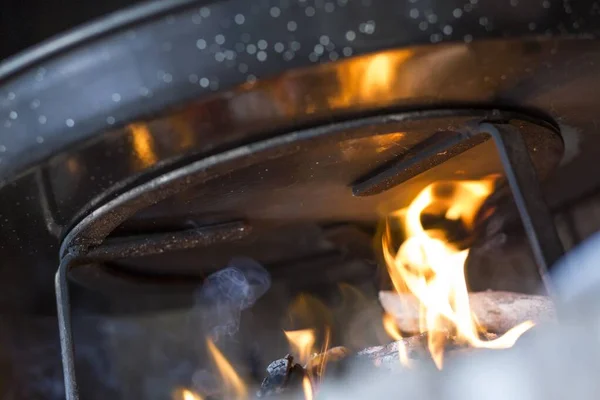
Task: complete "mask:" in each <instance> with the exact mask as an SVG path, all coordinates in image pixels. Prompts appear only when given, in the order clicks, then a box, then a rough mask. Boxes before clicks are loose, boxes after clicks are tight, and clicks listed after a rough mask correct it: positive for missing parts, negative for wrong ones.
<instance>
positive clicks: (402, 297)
mask: <svg viewBox="0 0 600 400" xmlns="http://www.w3.org/2000/svg"><path fill="white" fill-rule="evenodd" d="M379 301H380V303H381V305H382V307H383V309H384V310H385V311H386V312H387V313H388V314H390V315H391V316H392V317H394V319H395V321H396V323H397V324H398V328H400V330H402V331H403V332H407V333H416V332H419V303H418V301H417V299H416V298H415V297H414V296H413V295H412V294H398V293H396V292H390V291H381V292H379ZM469 303H470V305H471V311H472V312H473V313H474V314H475V316H476V317H477V320H478V321H479V324H480V325H481V326H482V327H483V328H485V329H486V330H487V331H488V332H493V333H498V334H502V333H505V332H506V331H508V330H509V329H511V328H513V327H514V326H516V325H518V324H520V323H522V322H525V321H533V322H535V323H539V322H544V321H553V320H554V319H555V318H556V312H555V309H554V305H553V304H552V301H551V300H550V298H548V297H546V296H537V295H529V294H521V293H512V292H500V291H486V292H477V293H469Z"/></svg>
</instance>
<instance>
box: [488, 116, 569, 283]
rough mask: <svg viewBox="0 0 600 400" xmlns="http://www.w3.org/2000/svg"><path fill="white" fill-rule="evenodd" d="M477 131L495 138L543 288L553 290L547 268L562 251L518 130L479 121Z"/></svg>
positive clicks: (559, 256) (561, 254) (556, 259)
mask: <svg viewBox="0 0 600 400" xmlns="http://www.w3.org/2000/svg"><path fill="white" fill-rule="evenodd" d="M479 129H480V132H483V133H488V134H490V135H491V136H492V137H493V138H494V141H495V142H496V145H497V146H498V152H499V154H500V159H501V160H502V164H503V166H504V172H505V176H506V180H507V181H508V184H509V186H510V188H511V191H512V195H513V198H514V200H515V203H516V205H517V209H518V210H519V215H520V216H521V221H522V222H523V226H524V227H525V233H526V235H527V238H528V239H529V243H530V245H531V249H532V250H533V254H534V257H535V261H536V264H537V267H538V270H539V273H540V276H541V277H542V281H543V282H544V285H545V287H546V290H547V291H548V292H549V293H550V294H553V289H552V288H553V285H552V282H551V281H550V277H549V275H548V270H549V268H550V267H551V266H552V265H554V263H556V262H557V261H558V260H559V259H560V258H561V257H562V256H563V255H564V248H563V245H562V243H561V241H560V238H559V237H558V233H557V231H556V226H555V225H554V219H553V218H552V215H551V214H550V212H549V210H548V206H547V205H546V202H545V201H544V197H543V194H542V191H541V188H540V184H539V180H538V177H537V175H536V172H535V168H534V167H533V163H532V162H531V158H530V156H529V152H528V150H527V146H526V144H525V141H524V140H523V137H522V135H521V133H520V132H519V131H518V130H516V129H514V128H513V127H511V126H508V125H504V124H489V123H487V124H481V125H480V127H479Z"/></svg>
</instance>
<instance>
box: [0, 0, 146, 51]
mask: <svg viewBox="0 0 600 400" xmlns="http://www.w3.org/2000/svg"><path fill="white" fill-rule="evenodd" d="M136 3H141V1H140V0H102V1H85V0H27V1H25V0H23V1H19V0H4V1H2V3H1V6H2V9H1V10H0V38H2V39H1V40H0V60H4V59H5V58H7V57H10V56H13V55H15V54H16V53H18V52H19V51H21V50H24V49H26V48H28V47H31V46H34V45H35V44H37V43H40V42H42V41H44V40H46V39H49V38H51V37H52V36H54V35H57V34H59V33H62V32H64V31H66V30H68V29H69V28H73V27H75V26H77V25H80V24H83V23H85V22H88V21H90V20H92V19H94V18H98V17H100V16H103V15H105V14H108V13H111V12H113V11H116V10H118V9H121V8H124V7H128V6H130V5H133V4H136Z"/></svg>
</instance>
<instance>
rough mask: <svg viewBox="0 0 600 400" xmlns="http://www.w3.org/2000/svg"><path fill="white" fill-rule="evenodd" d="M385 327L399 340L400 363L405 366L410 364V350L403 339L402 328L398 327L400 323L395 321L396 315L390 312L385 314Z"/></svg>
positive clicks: (389, 333) (388, 332)
mask: <svg viewBox="0 0 600 400" xmlns="http://www.w3.org/2000/svg"><path fill="white" fill-rule="evenodd" d="M383 328H384V329H385V331H386V332H387V334H388V335H390V337H391V338H392V339H394V340H396V341H397V345H398V357H399V359H400V364H402V365H404V366H405V367H409V366H410V361H409V359H408V352H407V351H406V345H405V344H404V342H403V341H402V335H401V334H400V329H398V325H396V322H395V321H394V317H392V316H391V315H389V314H384V315H383Z"/></svg>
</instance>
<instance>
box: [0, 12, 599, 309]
mask: <svg viewBox="0 0 600 400" xmlns="http://www.w3.org/2000/svg"><path fill="white" fill-rule="evenodd" d="M196 4H197V3H195V2H190V3H189V4H183V3H178V5H177V9H175V10H169V8H168V7H167V8H162V9H160V10H156V12H157V14H156V15H155V17H152V15H154V14H152V13H150V14H144V16H143V18H141V19H140V20H137V19H136V17H135V10H134V11H130V13H131V12H133V14H130V15H132V16H131V17H130V18H129V19H128V20H127V23H126V25H119V24H116V25H114V26H112V27H108V28H106V29H104V28H102V29H100V30H99V31H95V32H91V33H89V34H86V35H87V36H86V35H84V36H85V41H84V42H81V43H80V42H77V41H71V42H70V43H63V44H60V43H59V44H58V45H55V47H54V49H50V50H48V51H45V52H44V55H43V57H40V56H36V55H33V56H32V55H31V54H30V55H27V56H24V57H25V58H24V59H22V60H20V61H19V60H17V61H18V62H15V61H11V62H10V63H9V64H4V65H3V66H2V67H0V71H2V75H1V76H0V158H1V161H0V178H1V179H2V181H3V182H4V183H3V186H2V187H1V189H0V221H2V222H3V225H2V233H3V241H2V242H1V243H0V255H1V256H2V257H3V259H5V260H10V262H7V263H6V265H5V266H3V268H2V269H1V270H0V277H1V278H2V279H7V280H10V281H14V282H17V284H16V285H15V290H14V293H9V294H7V295H6V296H5V297H4V298H2V299H0V307H7V308H9V307H12V308H11V309H18V308H19V307H22V308H25V309H26V308H28V307H30V304H33V303H34V301H33V300H32V297H31V295H30V294H27V295H24V294H23V293H35V295H34V296H38V295H39V296H41V297H44V296H47V295H48V294H49V293H51V287H50V286H49V282H51V277H52V274H53V271H54V268H55V264H56V260H57V252H58V251H57V247H58V243H59V241H60V238H61V237H62V236H64V235H65V234H66V232H68V230H69V229H70V228H71V227H72V226H74V224H76V223H77V221H80V220H81V219H82V218H83V217H85V216H86V215H87V214H88V213H89V212H90V211H91V210H92V209H94V208H95V207H96V206H98V205H99V204H102V203H104V202H106V201H107V200H109V199H111V198H114V197H115V196H116V195H117V194H119V193H122V192H124V191H125V190H127V189H129V188H132V187H134V186H135V185H138V184H140V183H143V182H147V181H149V180H150V179H151V178H153V177H156V176H158V175H159V174H160V173H162V172H165V171H167V170H169V169H172V168H175V167H178V166H182V165H185V164H186V163H189V162H191V161H195V160H199V159H202V158H204V157H206V156H210V155H213V154H218V153H221V152H223V151H226V150H229V149H232V148H235V147H238V146H240V145H243V144H248V143H251V142H255V141H257V140H263V139H267V138H273V137H277V136H279V135H281V134H283V133H285V132H289V131H291V130H299V129H303V128H310V127H316V126H320V125H323V124H327V123H332V122H339V121H343V120H351V119H354V118H357V117H366V116H371V115H378V114H381V113H382V112H384V110H385V112H391V111H403V112H405V111H410V110H422V109H442V108H443V109H449V108H482V109H492V108H502V109H503V110H515V111H519V112H522V113H523V114H526V115H530V116H533V117H534V118H535V119H538V120H540V121H546V122H548V123H550V124H555V125H557V126H558V127H559V128H560V131H561V135H562V136H563V138H564V139H565V159H564V160H563V163H562V166H561V167H560V168H559V169H558V170H557V172H556V173H555V174H553V175H552V176H550V177H549V180H548V181H547V185H546V186H545V187H546V194H547V196H548V199H549V201H550V203H551V204H554V205H557V204H560V203H561V202H563V201H565V200H568V199H569V198H571V197H574V196H578V194H579V193H582V192H584V191H586V190H589V189H590V188H593V187H595V186H597V185H599V184H600V176H598V177H596V176H594V175H593V174H589V173H588V168H589V165H592V164H593V163H594V162H595V160H597V158H598V157H600V138H598V136H597V135H595V134H594V133H595V131H596V121H597V118H596V113H597V109H598V106H599V105H600V79H598V72H597V70H598V69H597V65H600V46H599V42H598V41H597V40H596V39H595V38H596V36H597V33H598V22H599V21H598V19H599V16H598V13H597V12H596V11H595V10H596V9H597V8H598V5H597V3H596V2H594V1H581V2H576V4H571V3H569V4H566V3H564V2H555V1H547V2H537V1H536V2H534V1H520V2H511V1H506V2H483V1H480V2H475V3H474V4H473V2H465V1H451V2H434V3H427V4H425V3H423V4H421V3H412V2H410V1H407V2H396V3H394V4H393V5H390V3H389V2H388V1H377V0H372V1H357V2H346V1H343V0H338V1H323V2H321V1H314V2H311V1H288V0H285V1H283V0H282V1H272V2H267V1H265V2H254V1H241V0H240V1H230V2H215V3H212V4H210V5H196ZM140 13H141V12H140ZM141 14H143V13H141ZM141 14H140V16H141ZM266 26H269V29H265V27H266ZM80 38H82V37H80ZM388 49H392V50H388ZM379 51H383V52H379ZM357 55H358V57H356V56H357ZM7 65H8V67H7ZM15 65H18V66H20V67H21V68H22V69H18V68H17V69H15ZM240 84H241V86H239V85H240ZM376 148H377V146H373V147H366V148H365V149H364V151H366V152H371V151H376ZM583 175H585V179H579V178H580V177H581V176H583ZM207 210H209V209H207ZM157 217H158V216H157ZM139 221H141V219H140V220H138V222H137V223H140V224H141V222H139ZM163 224H164V226H166V225H167V223H166V222H164V221H163ZM139 226H141V225H138V226H137V227H136V229H137V228H139ZM31 277H34V278H33V279H32V278H31ZM17 288H18V289H17Z"/></svg>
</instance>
